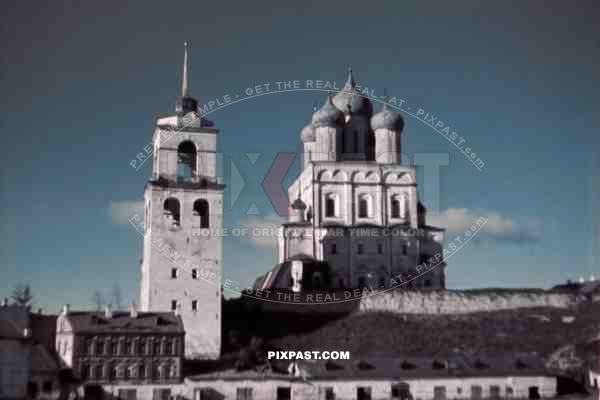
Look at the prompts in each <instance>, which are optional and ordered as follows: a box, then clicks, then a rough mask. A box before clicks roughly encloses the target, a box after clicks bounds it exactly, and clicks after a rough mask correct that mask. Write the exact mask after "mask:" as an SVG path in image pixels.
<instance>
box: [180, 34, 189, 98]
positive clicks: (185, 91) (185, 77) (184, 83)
mask: <svg viewBox="0 0 600 400" xmlns="http://www.w3.org/2000/svg"><path fill="white" fill-rule="evenodd" d="M183 45H184V47H185V53H184V56H183V78H182V79H181V97H187V96H188V63H189V61H188V42H184V43H183Z"/></svg>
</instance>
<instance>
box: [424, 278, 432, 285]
mask: <svg viewBox="0 0 600 400" xmlns="http://www.w3.org/2000/svg"><path fill="white" fill-rule="evenodd" d="M425 287H431V279H425Z"/></svg>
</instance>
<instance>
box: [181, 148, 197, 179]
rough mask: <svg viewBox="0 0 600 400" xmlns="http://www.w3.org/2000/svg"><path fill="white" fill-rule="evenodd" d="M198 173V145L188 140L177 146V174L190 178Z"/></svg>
mask: <svg viewBox="0 0 600 400" xmlns="http://www.w3.org/2000/svg"><path fill="white" fill-rule="evenodd" d="M194 175H196V146H195V145H194V143H192V142H190V141H189V140H186V141H184V142H181V143H180V144H179V146H178V147H177V176H178V177H182V178H190V177H192V176H194Z"/></svg>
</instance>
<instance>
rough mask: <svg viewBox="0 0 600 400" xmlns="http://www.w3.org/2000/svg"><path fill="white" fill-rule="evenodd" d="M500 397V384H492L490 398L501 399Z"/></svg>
mask: <svg viewBox="0 0 600 400" xmlns="http://www.w3.org/2000/svg"><path fill="white" fill-rule="evenodd" d="M499 398H500V386H496V385H492V386H490V399H499Z"/></svg>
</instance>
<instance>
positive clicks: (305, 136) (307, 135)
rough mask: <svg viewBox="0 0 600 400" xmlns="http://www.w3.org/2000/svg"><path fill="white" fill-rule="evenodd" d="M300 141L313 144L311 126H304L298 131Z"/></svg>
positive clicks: (313, 137)
mask: <svg viewBox="0 0 600 400" xmlns="http://www.w3.org/2000/svg"><path fill="white" fill-rule="evenodd" d="M300 139H301V140H302V143H308V142H314V141H315V140H316V136H315V128H313V126H312V125H311V124H308V125H306V126H305V127H304V128H302V131H300Z"/></svg>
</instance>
